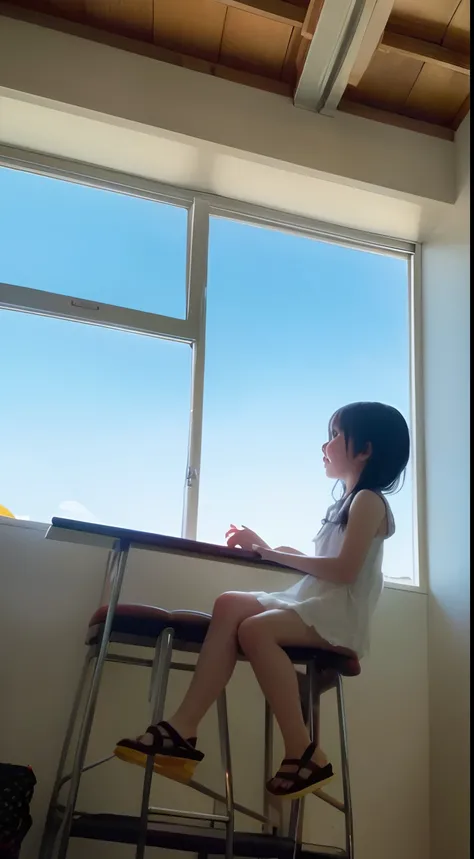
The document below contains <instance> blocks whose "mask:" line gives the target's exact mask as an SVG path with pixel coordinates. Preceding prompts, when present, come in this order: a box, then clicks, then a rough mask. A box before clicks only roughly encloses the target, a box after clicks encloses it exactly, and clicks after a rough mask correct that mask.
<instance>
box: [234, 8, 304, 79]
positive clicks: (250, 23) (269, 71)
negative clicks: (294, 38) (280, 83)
mask: <svg viewBox="0 0 474 859" xmlns="http://www.w3.org/2000/svg"><path fill="white" fill-rule="evenodd" d="M292 31H293V28H292V27H290V25H289V24H281V23H280V22H278V21H271V20H270V19H269V18H264V17H261V16H259V15H250V14H249V13H248V12H242V11H240V10H239V9H235V8H233V7H232V6H229V8H228V9H227V16H226V19H225V26H224V33H223V36H222V43H221V50H220V55H219V60H220V62H222V63H223V64H224V65H226V66H232V67H233V68H235V69H240V70H241V71H246V72H251V73H252V74H257V75H264V76H267V77H272V78H277V79H279V78H280V75H281V72H282V69H283V64H284V62H285V57H286V53H287V50H288V45H289V42H290V38H291V34H292Z"/></svg>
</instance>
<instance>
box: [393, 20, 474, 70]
mask: <svg viewBox="0 0 474 859" xmlns="http://www.w3.org/2000/svg"><path fill="white" fill-rule="evenodd" d="M378 50H379V51H381V52H382V53H391V52H394V53H396V54H402V55H403V56H406V57H412V58H413V59H415V60H423V62H425V63H433V64H434V65H435V66H442V67H443V68H445V69H450V70H451V71H454V72H455V71H458V72H459V73H460V74H464V75H469V74H470V59H469V56H465V55H464V54H458V53H455V52H454V51H450V50H448V48H444V47H442V46H441V45H435V44H434V43H433V42H425V41H423V40H422V39H413V38H412V37H411V36H401V35H400V34H399V33H392V32H391V31H390V30H386V31H385V33H384V35H383V37H382V41H381V42H380V45H379V48H378Z"/></svg>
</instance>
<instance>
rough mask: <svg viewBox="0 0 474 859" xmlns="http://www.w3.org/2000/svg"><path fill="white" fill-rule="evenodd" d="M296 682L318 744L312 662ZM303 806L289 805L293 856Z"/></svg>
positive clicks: (298, 801) (298, 841)
mask: <svg viewBox="0 0 474 859" xmlns="http://www.w3.org/2000/svg"><path fill="white" fill-rule="evenodd" d="M298 681H299V687H300V696H301V708H302V710H303V718H304V720H305V722H306V724H307V726H308V731H309V736H310V738H311V741H312V742H315V743H319V692H318V686H317V676H316V666H315V664H314V663H313V662H310V663H309V664H308V665H307V667H306V674H305V675H302V676H300V677H298ZM304 806H305V800H304V799H296V800H294V801H293V802H292V803H291V812H290V824H289V830H288V835H289V837H290V838H291V839H292V840H293V841H294V845H295V846H294V852H293V855H294V856H296V854H297V852H298V849H299V847H300V844H301V841H302V837H303V817H304Z"/></svg>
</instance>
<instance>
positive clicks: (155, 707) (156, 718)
mask: <svg viewBox="0 0 474 859" xmlns="http://www.w3.org/2000/svg"><path fill="white" fill-rule="evenodd" d="M173 637H174V632H173V630H172V629H164V630H163V632H162V633H161V635H160V637H159V639H158V641H157V645H156V650H155V659H154V661H153V668H152V675H151V683H150V699H151V704H152V713H151V724H152V725H155V724H156V723H157V722H160V721H161V720H162V718H163V713H164V709H165V702H166V690H167V687H168V678H169V673H170V667H171V656H172V653H173ZM152 778H153V758H152V757H149V758H148V761H147V765H146V767H145V776H144V779H143V792H142V805H141V812H140V828H139V832H138V842H137V849H136V852H135V856H136V859H144V856H145V850H146V836H147V829H148V808H149V805H150V791H151V782H152Z"/></svg>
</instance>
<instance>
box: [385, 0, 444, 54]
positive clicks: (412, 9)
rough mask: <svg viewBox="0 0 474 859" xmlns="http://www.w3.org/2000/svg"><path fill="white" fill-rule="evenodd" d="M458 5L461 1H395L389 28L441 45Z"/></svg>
mask: <svg viewBox="0 0 474 859" xmlns="http://www.w3.org/2000/svg"><path fill="white" fill-rule="evenodd" d="M458 4H459V0H395V2H394V5H393V11H392V15H391V16H390V20H389V27H390V29H391V30H393V31H394V32H396V33H402V34H403V35H405V36H413V37H414V38H419V39H424V40H425V41H427V42H437V43H438V44H439V45H440V44H441V42H442V40H443V36H444V34H445V32H446V28H447V26H448V24H449V22H450V21H451V19H452V17H453V15H454V13H455V11H456V9H457V6H458Z"/></svg>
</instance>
